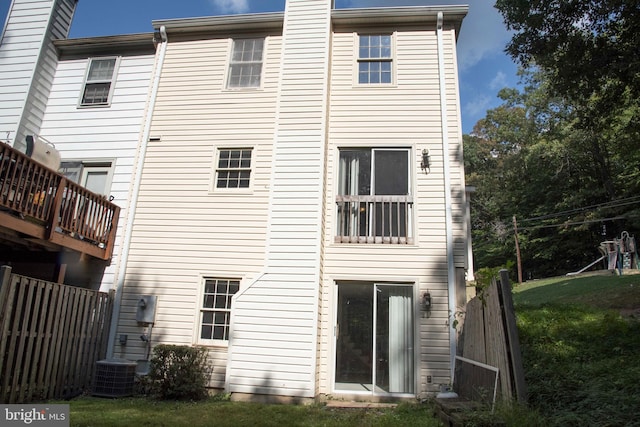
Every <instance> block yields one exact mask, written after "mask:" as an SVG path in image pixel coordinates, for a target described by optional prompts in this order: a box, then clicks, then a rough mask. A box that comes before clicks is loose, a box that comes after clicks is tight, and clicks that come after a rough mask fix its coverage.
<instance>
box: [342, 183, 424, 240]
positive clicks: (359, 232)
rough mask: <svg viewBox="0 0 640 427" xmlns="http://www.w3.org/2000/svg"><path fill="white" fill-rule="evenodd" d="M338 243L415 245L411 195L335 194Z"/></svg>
mask: <svg viewBox="0 0 640 427" xmlns="http://www.w3.org/2000/svg"><path fill="white" fill-rule="evenodd" d="M336 205H337V208H338V232H337V235H336V237H335V242H336V243H390V244H413V227H412V224H413V197H412V196H409V195H407V196H342V195H341V196H336Z"/></svg>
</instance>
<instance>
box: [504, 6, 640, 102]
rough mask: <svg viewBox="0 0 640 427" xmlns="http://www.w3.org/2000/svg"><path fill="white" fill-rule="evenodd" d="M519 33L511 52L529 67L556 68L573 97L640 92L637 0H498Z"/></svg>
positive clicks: (558, 81) (558, 82) (557, 85)
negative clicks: (533, 65)
mask: <svg viewBox="0 0 640 427" xmlns="http://www.w3.org/2000/svg"><path fill="white" fill-rule="evenodd" d="M495 7H496V8H497V9H498V10H499V11H500V12H501V14H502V16H503V17H504V21H505V24H506V25H507V28H508V29H509V30H512V31H515V34H514V35H513V38H512V40H511V42H510V43H509V44H508V46H507V52H508V53H509V54H510V55H511V56H512V57H513V58H514V59H516V60H517V61H518V62H519V63H520V64H521V65H522V66H523V67H528V66H530V65H531V64H532V63H535V64H536V65H537V66H539V67H541V68H542V69H544V70H546V71H547V72H550V73H551V74H550V79H551V81H552V82H553V86H554V89H556V90H559V94H560V95H561V96H564V97H567V98H569V99H575V98H578V99H588V98H590V97H591V96H592V95H593V94H600V95H605V97H606V98H612V99H615V98H618V97H620V96H623V94H624V93H626V92H627V91H628V94H629V96H631V97H635V98H638V95H639V94H640V55H639V54H640V50H639V49H640V6H639V4H638V2H637V0H564V1H556V0H532V1H525V0H497V1H496V4H495Z"/></svg>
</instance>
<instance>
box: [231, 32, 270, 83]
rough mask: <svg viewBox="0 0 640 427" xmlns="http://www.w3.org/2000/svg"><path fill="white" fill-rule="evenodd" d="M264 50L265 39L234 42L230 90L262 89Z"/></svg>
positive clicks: (236, 40)
mask: <svg viewBox="0 0 640 427" xmlns="http://www.w3.org/2000/svg"><path fill="white" fill-rule="evenodd" d="M263 50H264V38H258V39H234V40H233V47H232V49H231V59H230V61H229V78H228V80H227V87H228V88H234V89H235V88H255V87H260V78H261V76H262V55H263Z"/></svg>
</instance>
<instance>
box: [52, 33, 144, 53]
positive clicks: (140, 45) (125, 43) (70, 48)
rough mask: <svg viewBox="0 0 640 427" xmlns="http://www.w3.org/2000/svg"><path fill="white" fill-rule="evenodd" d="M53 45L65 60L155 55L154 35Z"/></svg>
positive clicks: (71, 40)
mask: <svg viewBox="0 0 640 427" xmlns="http://www.w3.org/2000/svg"><path fill="white" fill-rule="evenodd" d="M53 45H54V46H55V48H56V50H57V51H58V54H59V55H60V56H61V57H65V58H74V57H87V56H92V55H126V54H141V53H147V54H154V53H155V45H154V40H153V33H140V34H124V35H117V36H102V37H85V38H77V39H60V40H54V41H53Z"/></svg>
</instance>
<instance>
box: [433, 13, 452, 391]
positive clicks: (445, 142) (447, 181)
mask: <svg viewBox="0 0 640 427" xmlns="http://www.w3.org/2000/svg"><path fill="white" fill-rule="evenodd" d="M443 20H444V19H443V15H442V12H438V22H437V27H436V37H437V40H438V73H439V74H440V111H441V114H440V117H441V126H442V152H443V155H442V157H443V162H442V163H443V173H444V204H445V226H446V234H447V236H446V238H447V285H448V289H449V320H448V325H449V351H450V363H451V383H453V378H454V367H455V360H456V359H455V358H456V350H457V331H456V329H455V328H454V327H453V325H454V320H455V313H456V274H455V273H456V270H455V264H454V259H453V214H452V211H451V203H452V201H451V178H450V175H451V172H450V170H451V168H450V153H449V136H448V131H447V121H448V120H447V93H446V79H445V75H444V72H445V67H444V42H443V40H442V24H443Z"/></svg>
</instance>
